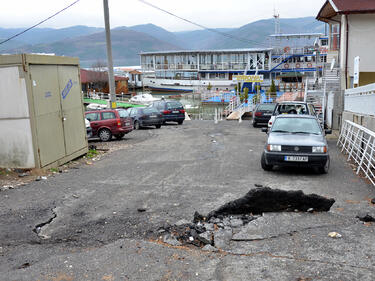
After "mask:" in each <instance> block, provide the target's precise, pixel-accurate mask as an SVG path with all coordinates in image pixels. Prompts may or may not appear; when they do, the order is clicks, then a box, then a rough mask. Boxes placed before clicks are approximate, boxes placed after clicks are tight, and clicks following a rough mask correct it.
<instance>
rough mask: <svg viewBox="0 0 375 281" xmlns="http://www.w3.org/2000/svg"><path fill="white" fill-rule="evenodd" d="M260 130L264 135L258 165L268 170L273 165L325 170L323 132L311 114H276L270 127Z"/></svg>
mask: <svg viewBox="0 0 375 281" xmlns="http://www.w3.org/2000/svg"><path fill="white" fill-rule="evenodd" d="M262 131H264V132H267V133H268V139H267V142H266V145H265V148H264V151H263V154H262V159H261V166H262V168H263V169H264V170H266V171H270V170H272V168H273V166H297V167H315V168H317V169H318V171H319V172H320V173H322V174H326V173H328V169H329V164H330V159H329V154H328V145H327V141H326V138H325V134H329V133H331V132H332V131H331V130H322V127H321V126H320V124H319V121H318V119H317V118H316V117H314V116H311V115H295V114H288V115H279V116H277V117H276V118H275V121H274V123H273V124H272V127H271V128H270V129H269V131H268V130H267V128H263V129H262Z"/></svg>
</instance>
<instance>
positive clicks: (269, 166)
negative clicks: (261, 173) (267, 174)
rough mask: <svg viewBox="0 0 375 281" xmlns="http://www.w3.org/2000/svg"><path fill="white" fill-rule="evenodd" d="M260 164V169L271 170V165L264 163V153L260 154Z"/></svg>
mask: <svg viewBox="0 0 375 281" xmlns="http://www.w3.org/2000/svg"><path fill="white" fill-rule="evenodd" d="M260 164H261V166H262V169H263V170H265V171H271V170H272V168H273V166H272V165H267V163H266V156H265V155H264V153H263V154H262V158H261V160H260Z"/></svg>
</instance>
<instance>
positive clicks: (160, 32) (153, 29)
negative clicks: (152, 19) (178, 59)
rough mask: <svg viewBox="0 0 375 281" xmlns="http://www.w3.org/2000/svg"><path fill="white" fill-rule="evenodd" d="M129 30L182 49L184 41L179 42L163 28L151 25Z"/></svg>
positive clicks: (137, 26)
mask: <svg viewBox="0 0 375 281" xmlns="http://www.w3.org/2000/svg"><path fill="white" fill-rule="evenodd" d="M129 29H131V30H134V31H137V32H142V33H146V34H148V35H150V36H152V37H155V38H158V39H159V40H162V41H165V42H169V43H170V44H173V45H177V46H180V47H183V46H184V43H185V42H184V41H182V40H180V39H179V38H178V37H177V36H176V34H174V33H173V32H169V31H167V30H165V29H164V28H161V27H159V26H157V25H154V24H151V23H149V24H142V25H135V26H130V27H129Z"/></svg>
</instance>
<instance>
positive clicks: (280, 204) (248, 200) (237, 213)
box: [158, 185, 335, 251]
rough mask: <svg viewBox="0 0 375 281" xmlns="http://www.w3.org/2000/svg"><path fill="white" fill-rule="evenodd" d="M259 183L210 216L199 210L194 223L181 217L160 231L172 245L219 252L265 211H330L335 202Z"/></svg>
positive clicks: (163, 238)
mask: <svg viewBox="0 0 375 281" xmlns="http://www.w3.org/2000/svg"><path fill="white" fill-rule="evenodd" d="M256 186H257V188H255V189H252V190H250V191H249V192H248V193H247V194H246V195H245V196H243V197H241V198H239V199H236V200H233V201H230V202H228V203H226V204H224V205H222V206H221V207H219V208H218V209H216V210H213V211H211V212H209V213H208V214H207V215H201V214H199V213H198V212H195V214H194V218H193V220H192V222H189V221H185V220H181V221H179V222H177V223H176V224H174V225H169V226H166V227H163V228H161V229H159V230H158V233H160V234H162V235H163V236H161V238H162V242H164V243H167V244H169V245H172V246H181V245H194V246H197V247H201V248H203V249H204V250H210V251H215V250H217V249H218V248H219V249H221V248H224V247H225V246H226V245H227V244H228V243H229V241H230V240H231V239H232V237H233V235H236V234H237V233H240V232H241V229H242V228H243V227H244V226H246V225H248V224H249V223H250V222H253V221H254V220H256V219H258V218H260V217H262V216H263V214H264V213H277V212H294V213H301V212H310V213H313V212H327V211H329V210H330V208H331V206H332V205H333V204H334V202H335V200H334V199H332V198H330V199H328V198H325V197H323V196H320V195H317V194H309V195H306V194H304V193H303V192H302V191H301V190H298V191H285V190H280V189H271V188H269V187H263V186H260V185H256ZM259 222H260V223H261V221H259ZM252 224H253V223H252ZM255 225H256V224H255ZM251 228H254V226H252V227H251ZM275 235H276V234H275ZM257 237H258V236H257ZM253 239H254V237H253ZM249 240H252V239H249Z"/></svg>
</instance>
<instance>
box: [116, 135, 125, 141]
mask: <svg viewBox="0 0 375 281" xmlns="http://www.w3.org/2000/svg"><path fill="white" fill-rule="evenodd" d="M124 136H125V134H118V135H115V138H116V139H118V140H121V139H122V138H123V137H124Z"/></svg>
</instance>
